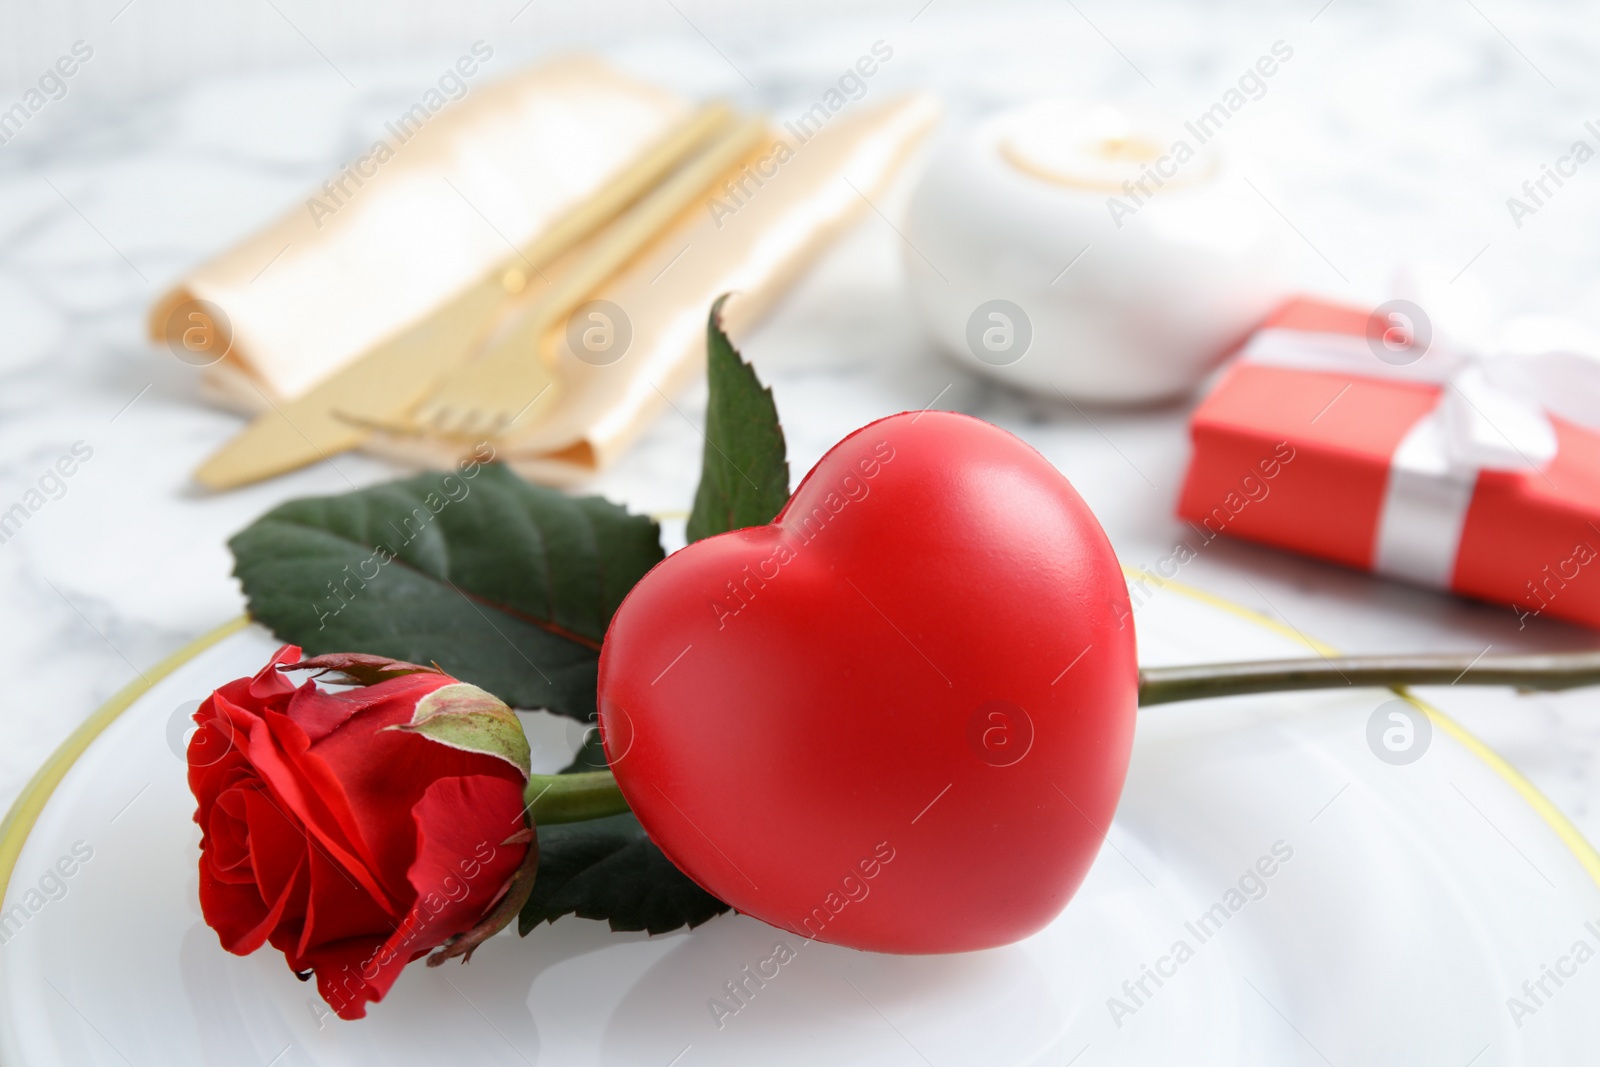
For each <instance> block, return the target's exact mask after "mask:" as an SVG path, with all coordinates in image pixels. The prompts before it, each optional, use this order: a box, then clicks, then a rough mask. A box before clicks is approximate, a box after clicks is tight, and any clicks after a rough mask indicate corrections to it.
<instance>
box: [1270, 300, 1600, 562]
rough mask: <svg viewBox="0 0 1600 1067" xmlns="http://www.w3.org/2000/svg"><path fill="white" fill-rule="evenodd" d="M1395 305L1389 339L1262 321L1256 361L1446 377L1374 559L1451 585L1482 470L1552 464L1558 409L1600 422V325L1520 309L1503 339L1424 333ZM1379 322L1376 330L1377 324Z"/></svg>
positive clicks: (1407, 453) (1399, 481)
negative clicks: (1487, 341) (1266, 325)
mask: <svg viewBox="0 0 1600 1067" xmlns="http://www.w3.org/2000/svg"><path fill="white" fill-rule="evenodd" d="M1426 331H1427V327H1426V324H1419V323H1413V322H1408V321H1405V315H1404V313H1403V312H1402V313H1400V314H1397V315H1395V316H1394V317H1393V318H1392V319H1391V321H1390V324H1389V328H1388V330H1387V331H1386V332H1384V333H1383V335H1382V336H1381V337H1374V338H1373V339H1372V340H1370V341H1369V339H1368V337H1365V336H1361V337H1357V336H1353V335H1350V334H1337V333H1310V332H1306V331H1301V330H1284V329H1267V330H1261V331H1258V332H1257V333H1256V334H1255V335H1254V336H1253V337H1252V338H1251V339H1250V342H1249V344H1247V345H1246V346H1245V349H1244V352H1243V357H1244V359H1245V360H1247V361H1249V362H1252V363H1262V364H1268V365H1272V366H1280V367H1292V368H1295V369H1298V370H1317V371H1325V372H1329V373H1334V374H1343V375H1352V376H1357V377H1362V378H1373V379H1377V380H1379V381H1411V382H1426V383H1429V384H1434V385H1438V386H1440V387H1441V390H1440V393H1439V402H1438V404H1437V405H1436V406H1435V407H1434V408H1433V409H1432V410H1431V411H1429V412H1428V413H1427V414H1426V415H1424V416H1423V417H1422V418H1420V419H1418V420H1417V422H1416V423H1415V424H1414V425H1413V426H1412V427H1411V429H1410V430H1409V431H1408V432H1407V433H1406V435H1405V437H1404V438H1403V439H1402V440H1401V442H1400V444H1399V446H1398V447H1397V448H1396V449H1395V453H1394V455H1393V457H1392V458H1391V461H1390V467H1389V481H1388V484H1387V487H1386V489H1385V491H1384V502H1383V508H1382V511H1381V512H1380V514H1379V519H1378V529H1377V533H1376V543H1375V546H1374V552H1373V569H1374V570H1375V571H1377V572H1378V573H1380V574H1386V575H1388V576H1390V577H1393V578H1401V579H1404V580H1407V581H1412V582H1417V583H1419V584H1422V585H1429V586H1434V587H1437V588H1441V589H1448V588H1449V587H1450V579H1451V577H1452V575H1453V574H1454V573H1455V563H1456V552H1457V549H1458V548H1459V547H1460V544H1461V531H1462V526H1463V525H1464V523H1465V521H1466V515H1467V507H1468V505H1470V504H1471V502H1472V494H1473V491H1474V489H1475V488H1476V485H1477V480H1478V474H1479V473H1480V472H1481V471H1486V470H1495V471H1530V470H1531V471H1542V470H1543V469H1544V468H1545V467H1547V466H1549V464H1550V461H1551V460H1553V459H1554V458H1555V455H1556V447H1557V445H1556V433H1555V427H1554V426H1553V425H1552V424H1551V422H1550V416H1551V415H1552V414H1553V415H1557V416H1559V417H1560V418H1563V419H1566V420H1567V421H1569V422H1574V423H1577V424H1579V425H1582V426H1586V427H1588V428H1591V429H1594V430H1597V431H1600V335H1596V334H1594V333H1593V332H1592V331H1590V330H1589V329H1587V328H1586V327H1584V326H1583V325H1582V324H1580V323H1577V322H1573V321H1571V320H1568V319H1560V318H1553V317H1542V316H1541V317H1532V316H1530V317H1525V318H1519V319H1514V320H1512V321H1510V322H1509V323H1507V324H1506V326H1505V328H1504V329H1502V330H1501V331H1500V332H1499V336H1498V339H1497V341H1496V342H1495V343H1493V344H1492V345H1482V344H1472V343H1470V342H1466V341H1463V340H1460V339H1443V338H1434V339H1432V341H1431V342H1429V341H1426V340H1425V339H1424V337H1423V336H1421V335H1423V334H1425V333H1426ZM1374 332H1375V331H1374Z"/></svg>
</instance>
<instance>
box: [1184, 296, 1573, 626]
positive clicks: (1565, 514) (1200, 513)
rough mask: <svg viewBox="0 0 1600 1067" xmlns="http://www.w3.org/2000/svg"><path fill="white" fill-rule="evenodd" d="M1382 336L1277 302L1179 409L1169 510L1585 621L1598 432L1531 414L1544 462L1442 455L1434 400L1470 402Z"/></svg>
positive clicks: (1210, 530) (1359, 324) (1368, 317)
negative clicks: (1395, 353) (1192, 402)
mask: <svg viewBox="0 0 1600 1067" xmlns="http://www.w3.org/2000/svg"><path fill="white" fill-rule="evenodd" d="M1389 329H1392V326H1391V324H1390V323H1388V322H1386V321H1375V320H1374V318H1373V315H1372V314H1370V313H1368V312H1365V311H1359V310H1356V309H1352V308H1348V307H1340V306H1336V305H1332V304H1327V303H1323V302H1320V301H1315V300H1308V299H1298V300H1293V301H1291V302H1289V303H1288V304H1286V305H1284V306H1283V307H1282V308H1280V309H1279V310H1278V311H1276V312H1275V313H1274V314H1273V315H1272V316H1271V318H1269V319H1268V321H1267V322H1266V323H1264V324H1263V325H1262V326H1261V328H1260V329H1259V330H1258V331H1257V332H1256V333H1255V334H1254V335H1252V337H1251V338H1250V340H1249V341H1248V342H1247V343H1246V345H1245V346H1244V349H1243V351H1242V353H1241V356H1240V358H1239V360H1238V361H1237V362H1235V364H1234V365H1233V366H1232V367H1231V368H1229V369H1228V370H1227V371H1226V372H1225V374H1224V375H1223V377H1222V379H1221V381H1220V382H1219V383H1218V385H1217V386H1216V388H1215V389H1214V390H1213V391H1212V392H1211V394H1210V395H1209V396H1207V397H1206V398H1205V400H1204V401H1203V402H1202V403H1201V404H1200V406H1199V407H1198V408H1197V409H1196V410H1195V412H1194V415H1193V416H1192V418H1191V421H1190V432H1191V435H1192V437H1193V440H1194V458H1193V460H1192V461H1191V463H1190V467H1189V472H1188V476H1187V478H1186V479H1185V482H1184V487H1183V493H1182V496H1181V499H1180V501H1179V504H1178V512H1179V514H1180V515H1181V516H1182V517H1184V518H1186V519H1189V520H1190V521H1192V522H1194V523H1195V524H1197V525H1198V526H1200V527H1202V528H1204V530H1205V531H1206V536H1207V537H1208V539H1209V537H1210V536H1213V535H1215V534H1218V533H1227V534H1230V535H1233V536H1236V537H1243V538H1247V539H1249V540H1252V541H1259V542H1261V543H1264V544H1269V545H1275V546H1277V547H1280V548H1288V549H1292V550H1294V551H1297V552H1303V553H1306V554H1308V555H1311V556H1317V557H1320V558H1322V559H1327V560H1332V561H1334V562H1337V563H1343V564H1345V565H1347V566H1351V567H1359V568H1362V569H1364V570H1371V571H1376V572H1378V573H1381V574H1386V575H1388V576H1391V577H1396V578H1401V579H1404V580H1408V581H1412V582H1416V583H1419V584H1423V585H1429V586H1434V587H1438V588H1444V589H1449V590H1452V591H1454V592H1457V593H1461V594H1463V595H1466V596H1471V597H1476V598H1478V599H1480V600H1486V601H1490V602H1492V603H1498V604H1504V605H1508V606H1509V607H1511V608H1512V609H1513V610H1515V611H1516V612H1517V614H1518V617H1519V619H1520V620H1521V622H1522V624H1523V625H1525V624H1526V620H1527V619H1528V618H1530V617H1532V616H1536V615H1550V616H1555V617H1559V618H1563V619H1568V620H1571V621H1573V622H1578V623H1582V624H1584V625H1586V626H1593V627H1600V564H1597V563H1596V560H1597V559H1600V432H1597V431H1596V430H1595V429H1591V428H1588V427H1586V426H1583V425H1579V424H1577V423H1575V422H1571V421H1568V420H1566V419H1563V418H1561V417H1560V416H1558V415H1555V414H1553V413H1550V412H1543V413H1542V415H1543V417H1544V418H1545V419H1547V420H1548V426H1547V428H1546V429H1545V431H1544V432H1545V434H1546V436H1547V437H1548V436H1549V432H1550V431H1551V430H1553V438H1551V439H1550V440H1551V442H1552V445H1553V447H1552V449H1551V450H1552V451H1553V453H1554V454H1553V456H1546V457H1539V456H1532V457H1529V456H1528V455H1526V454H1525V453H1519V454H1522V455H1523V458H1524V459H1526V460H1527V462H1525V463H1520V464H1519V466H1520V469H1484V468H1482V467H1481V466H1480V467H1477V468H1476V469H1474V468H1473V467H1472V466H1471V465H1463V464H1462V463H1460V462H1459V461H1457V462H1453V463H1451V462H1445V461H1442V460H1441V459H1440V447H1439V438H1440V435H1441V433H1442V432H1443V431H1442V430H1441V426H1442V425H1443V422H1442V419H1441V409H1442V408H1444V407H1445V402H1446V401H1449V402H1452V403H1461V402H1464V405H1463V410H1469V411H1476V412H1477V413H1478V414H1480V415H1481V414H1483V411H1482V410H1481V409H1482V407H1483V405H1482V403H1481V402H1474V401H1473V400H1472V399H1470V397H1471V395H1472V394H1471V393H1470V390H1464V389H1458V387H1457V385H1456V383H1455V382H1454V381H1452V380H1450V379H1449V378H1448V377H1443V380H1440V378H1441V377H1442V376H1441V375H1440V374H1439V373H1437V372H1429V373H1417V372H1415V371H1413V370H1412V369H1411V368H1408V367H1403V366H1392V365H1390V363H1389V362H1387V361H1386V360H1385V358H1384V355H1383V353H1384V352H1385V351H1386V350H1387V351H1392V350H1393V349H1392V347H1391V348H1389V349H1385V346H1384V345H1383V335H1384V332H1385V331H1386V330H1389ZM1369 339H1372V340H1369ZM1425 347H1426V346H1425V345H1424V348H1425ZM1441 358H1444V357H1441ZM1458 365H1459V364H1458ZM1597 366H1600V364H1597ZM1430 378H1431V379H1433V380H1430ZM1452 391H1454V392H1456V393H1459V401H1458V398H1457V397H1456V396H1454V395H1451V393H1452ZM1536 414H1537V413H1536ZM1485 425H1488V423H1485ZM1514 437H1515V434H1512V435H1509V436H1506V442H1507V443H1508V444H1510V443H1511V442H1512V440H1513V438H1514ZM1513 447H1514V446H1513Z"/></svg>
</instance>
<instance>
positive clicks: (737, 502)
mask: <svg viewBox="0 0 1600 1067" xmlns="http://www.w3.org/2000/svg"><path fill="white" fill-rule="evenodd" d="M727 299H728V298H727V297H726V296H723V297H720V298H719V299H718V300H717V302H716V303H715V304H713V305H711V319H710V321H709V322H707V323H706V378H707V381H708V382H709V384H710V388H711V398H710V400H709V401H708V402H707V404H706V434H705V436H706V447H705V450H704V453H705V458H704V459H703V460H702V462H701V468H700V488H699V489H698V490H696V492H695V495H694V510H693V511H692V512H690V514H689V527H688V535H689V540H690V541H698V540H700V539H701V538H704V537H711V536H712V535H714V534H719V533H725V532H727V531H728V530H740V529H743V528H744V527H746V526H762V525H764V524H766V523H769V522H771V521H772V520H773V518H774V517H776V516H777V514H778V512H779V511H781V510H782V509H783V505H784V504H785V503H787V502H788V500H789V463H788V460H787V459H785V453H784V441H783V427H782V426H780V425H779V424H778V408H777V405H776V404H774V403H773V401H772V390H771V389H769V388H767V387H766V386H764V385H762V384H761V379H760V378H757V377H756V372H755V368H753V367H751V366H750V364H748V363H746V362H745V361H744V359H743V358H742V357H741V356H740V355H739V350H738V349H736V348H734V347H733V342H732V341H729V340H728V335H727V334H726V333H724V332H723V330H722V305H723V302H724V301H726V300H727Z"/></svg>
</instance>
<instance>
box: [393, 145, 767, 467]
mask: <svg viewBox="0 0 1600 1067" xmlns="http://www.w3.org/2000/svg"><path fill="white" fill-rule="evenodd" d="M766 132H767V125H766V123H765V122H764V121H763V120H761V119H757V118H746V119H741V120H733V119H731V117H730V121H729V122H728V124H727V126H726V128H725V129H724V130H723V131H722V132H721V133H720V134H718V135H717V136H716V137H715V138H714V139H713V140H712V141H711V142H710V144H709V145H707V146H706V148H705V149H704V150H703V151H702V152H701V153H700V154H699V155H697V156H694V157H693V158H691V159H689V160H688V161H686V162H685V163H683V165H682V166H680V167H679V168H678V170H677V171H676V172H675V173H673V174H672V175H671V176H670V177H668V178H667V179H666V180H665V181H664V182H662V183H661V184H660V185H659V186H657V187H656V188H655V189H654V190H652V191H651V192H650V193H648V194H647V195H645V196H644V197H642V198H641V199H640V200H639V201H638V202H637V203H635V204H634V205H633V206H632V207H630V208H629V209H628V210H627V211H625V212H623V213H622V214H621V215H620V216H618V217H617V218H616V220H615V221H614V222H612V223H611V224H610V225H609V227H608V228H607V229H605V230H604V231H602V232H601V233H600V234H599V236H598V237H596V238H595V240H594V244H593V246H592V247H591V248H589V249H587V250H586V251H584V252H583V253H582V254H581V255H580V256H579V257H578V259H577V261H576V262H575V263H574V264H573V265H572V269H570V270H567V271H564V272H562V273H560V274H558V275H557V276H556V278H555V280H554V281H553V282H552V283H551V286H550V288H549V289H548V290H546V291H545V292H543V293H541V294H539V295H538V296H536V297H534V298H533V299H532V300H531V301H530V302H529V303H528V304H527V305H526V306H525V307H524V308H523V309H522V310H521V311H519V312H518V313H517V314H516V316H515V317H514V319H513V320H512V321H511V322H510V323H509V324H508V325H507V326H506V327H505V328H504V329H502V330H501V331H500V332H499V334H498V336H497V337H496V338H494V339H493V340H491V341H490V342H489V344H488V345H487V346H486V347H485V349H484V351H483V353H482V354H481V355H479V356H478V357H477V358H476V359H474V360H473V361H472V362H470V363H467V364H465V365H463V366H461V367H458V368H455V369H454V370H453V371H451V372H450V373H449V374H447V375H446V377H445V378H444V380H443V382H442V383H441V384H440V386H439V387H438V389H437V390H436V391H435V392H434V393H433V395H432V396H430V397H429V398H428V399H427V400H426V401H424V402H423V403H422V404H420V405H419V406H418V407H417V409H416V411H415V412H414V413H413V415H412V422H413V425H414V428H415V429H416V430H420V431H423V432H426V433H431V434H436V435H439V436H444V437H456V438H463V439H471V440H482V439H484V438H493V437H498V436H502V435H504V434H505V433H506V432H507V431H508V430H510V429H511V427H512V425H513V424H515V423H516V422H517V421H518V420H519V419H520V418H521V417H522V415H523V414H524V413H525V412H526V411H527V410H528V409H529V408H530V407H531V406H532V405H533V404H534V403H535V402H537V401H538V400H539V399H540V398H541V397H542V396H543V395H544V394H545V392H546V391H547V390H549V389H550V388H551V383H552V378H551V369H552V368H550V367H547V366H546V365H545V364H544V362H543V360H541V358H540V356H539V353H538V349H539V342H540V341H541V340H542V339H543V338H544V336H545V334H546V333H547V332H548V331H549V330H550V329H551V328H552V327H554V326H556V325H558V324H559V323H561V322H562V321H563V320H565V319H566V318H567V317H568V316H569V315H571V314H572V313H573V311H574V310H575V309H577V308H578V307H579V306H580V305H581V304H583V302H584V301H585V300H586V299H588V297H589V296H590V295H591V294H592V293H594V291H595V290H597V289H598V288H599V287H600V286H601V285H603V284H604V283H605V282H606V281H607V280H608V279H610V278H611V277H612V276H613V275H614V274H616V272H617V271H618V270H619V269H621V268H622V266H623V265H624V264H626V263H627V262H628V261H629V260H630V259H632V258H633V257H634V256H635V255H637V254H638V252H639V251H640V249H642V248H644V247H645V245H647V244H648V243H649V242H650V241H651V240H653V239H654V238H656V237H657V236H659V234H660V233H661V231H662V230H663V229H664V228H665V227H666V226H667V225H668V224H669V223H670V222H671V221H672V220H673V219H674V218H675V217H677V216H678V215H679V214H680V213H681V212H682V211H683V210H684V209H685V208H686V207H688V206H689V205H690V204H691V203H693V201H694V199H695V198H696V197H698V196H701V195H703V194H704V193H705V191H706V190H707V189H708V188H710V187H711V186H712V184H713V183H714V182H716V181H717V180H718V179H719V178H721V177H722V176H723V175H724V174H726V173H727V172H728V171H729V170H731V169H732V168H733V167H734V166H735V165H736V164H737V163H738V162H739V161H740V160H741V159H743V158H745V157H746V156H747V155H749V153H750V152H751V150H752V149H753V148H754V147H755V146H756V144H757V143H758V142H759V141H760V140H761V138H762V137H763V136H765V135H766ZM614 325H615V324H612V323H604V324H602V326H601V327H599V328H603V329H610V328H612V327H613V326H614Z"/></svg>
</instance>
